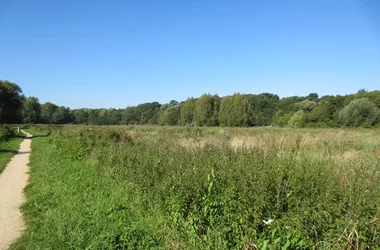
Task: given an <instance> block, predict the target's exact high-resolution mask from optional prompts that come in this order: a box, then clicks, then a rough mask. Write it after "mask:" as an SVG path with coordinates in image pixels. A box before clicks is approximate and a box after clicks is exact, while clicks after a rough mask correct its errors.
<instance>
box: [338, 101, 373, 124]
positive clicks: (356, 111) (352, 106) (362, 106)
mask: <svg viewBox="0 0 380 250" xmlns="http://www.w3.org/2000/svg"><path fill="white" fill-rule="evenodd" d="M377 115H378V111H377V108H376V105H375V104H374V103H373V102H371V101H370V100H368V98H360V99H356V100H353V101H351V102H350V103H349V104H348V105H347V106H345V107H344V108H343V110H342V111H340V113H339V122H340V124H341V125H343V126H345V127H369V126H373V125H375V123H376V120H377Z"/></svg>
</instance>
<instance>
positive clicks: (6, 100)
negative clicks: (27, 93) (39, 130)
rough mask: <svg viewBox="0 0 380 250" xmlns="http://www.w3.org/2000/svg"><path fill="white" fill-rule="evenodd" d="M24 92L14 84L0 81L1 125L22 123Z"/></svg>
mask: <svg viewBox="0 0 380 250" xmlns="http://www.w3.org/2000/svg"><path fill="white" fill-rule="evenodd" d="M22 99H23V95H22V90H21V88H20V87H19V86H18V85H17V84H15V83H12V82H9V81H3V80H0V124H3V123H18V122H20V121H21V109H22Z"/></svg>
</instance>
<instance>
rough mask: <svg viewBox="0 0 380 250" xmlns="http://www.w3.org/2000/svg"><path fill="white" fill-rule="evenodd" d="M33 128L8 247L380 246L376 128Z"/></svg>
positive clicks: (253, 247) (378, 151) (301, 247)
mask: <svg viewBox="0 0 380 250" xmlns="http://www.w3.org/2000/svg"><path fill="white" fill-rule="evenodd" d="M49 130H50V131H51V134H49V133H47V131H49ZM59 130H60V131H61V133H59V132H58V131H59ZM30 132H31V133H32V134H34V135H36V137H35V138H34V139H33V144H32V155H31V162H30V167H31V178H30V182H29V185H28V187H27V190H26V194H27V198H28V201H27V203H26V204H25V205H24V206H23V212H24V214H25V218H26V223H27V229H26V231H25V233H24V235H23V236H22V237H21V238H20V239H19V240H18V241H17V242H16V243H15V244H14V245H13V246H12V249H52V248H54V249H256V248H258V249H313V248H314V249H348V248H355V247H356V246H357V245H358V246H359V248H360V249H375V248H376V247H378V246H379V245H380V234H379V232H380V224H379V220H378V218H379V217H380V206H379V204H380V196H379V193H380V170H379V162H380V150H379V148H378V146H377V145H379V140H380V139H379V138H380V137H379V135H380V130H344V129H336V130H334V129H307V130H294V129H220V128H202V129H199V128H181V127H171V128H168V127H154V126H130V127H121V126H120V127H119V126H110V127H98V126H91V127H90V126H63V127H62V126H58V127H57V126H56V127H48V126H43V127H39V128H31V130H30ZM357 145H365V146H363V147H358V146H357ZM268 219H273V220H274V222H273V223H272V224H271V225H266V224H265V223H264V222H263V220H268Z"/></svg>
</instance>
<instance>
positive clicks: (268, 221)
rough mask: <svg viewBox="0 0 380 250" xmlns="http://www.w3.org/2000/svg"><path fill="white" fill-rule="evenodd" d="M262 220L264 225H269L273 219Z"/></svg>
mask: <svg viewBox="0 0 380 250" xmlns="http://www.w3.org/2000/svg"><path fill="white" fill-rule="evenodd" d="M263 222H264V224H265V225H270V224H272V223H273V222H274V220H272V219H269V220H263Z"/></svg>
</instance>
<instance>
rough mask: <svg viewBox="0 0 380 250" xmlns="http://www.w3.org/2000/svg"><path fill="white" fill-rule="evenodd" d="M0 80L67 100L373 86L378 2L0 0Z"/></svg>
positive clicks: (92, 104) (132, 100)
mask: <svg viewBox="0 0 380 250" xmlns="http://www.w3.org/2000/svg"><path fill="white" fill-rule="evenodd" d="M0 35H1V39H0V58H1V60H0V79H7V80H10V81H13V82H16V83H17V84H19V85H20V86H21V88H22V89H23V92H24V94H25V95H27V96H37V97H39V99H40V101H41V102H42V103H43V102H46V101H51V102H53V103H56V104H58V105H64V106H68V107H70V108H81V107H89V108H100V107H105V108H110V107H113V108H123V107H126V106H130V105H137V104H140V103H143V102H151V101H159V102H161V103H165V102H169V101H170V100H172V99H175V100H179V101H182V100H185V99H186V98H187V97H190V96H194V97H198V96H200V95H201V94H203V93H211V94H214V93H217V94H219V95H220V96H224V95H230V94H233V93H234V92H240V93H254V94H258V93H262V92H270V93H276V94H278V95H279V96H280V97H285V96H292V95H307V94H309V93H311V92H317V93H318V94H319V95H320V96H322V95H327V94H334V95H335V94H342V95H343V94H348V93H354V92H356V91H357V90H359V89H361V88H365V89H368V90H375V89H380V1H378V0H360V1H354V0H352V1H350V0H341V1H339V0H327V1H326V0H315V1H312V0H310V1H309V0H308V1H304V0H299V1H294V0H285V1H283V0H278V1H274V0H268V1H264V0H262V1H253V0H250V1H248V0H247V1H221V0H219V1H205V0H204V1H203V0H191V1H177V0H175V1H174V0H173V1H165V0H164V1H155V0H151V1H38V0H36V1H29V0H28V1H21V0H19V1H11V0H2V1H0Z"/></svg>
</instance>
